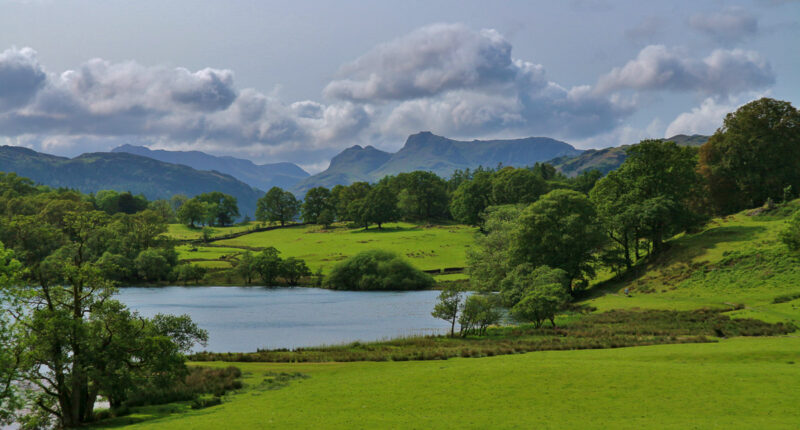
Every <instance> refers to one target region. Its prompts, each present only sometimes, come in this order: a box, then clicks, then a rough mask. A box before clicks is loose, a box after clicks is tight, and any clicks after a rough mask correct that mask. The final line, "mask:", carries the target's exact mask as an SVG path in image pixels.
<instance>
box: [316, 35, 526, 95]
mask: <svg viewBox="0 0 800 430" xmlns="http://www.w3.org/2000/svg"><path fill="white" fill-rule="evenodd" d="M515 72H516V69H515V68H514V66H513V63H512V59H511V44H509V43H508V41H506V40H505V39H504V38H503V37H502V36H501V35H500V34H499V33H497V32H496V31H494V30H483V31H480V32H476V31H473V30H470V29H469V28H467V27H466V26H464V25H461V24H435V25H431V26H428V27H423V28H420V29H418V30H415V31H413V32H411V33H410V34H408V35H406V36H404V37H401V38H398V39H395V40H393V41H391V42H389V43H385V44H382V45H379V46H377V47H376V48H374V49H373V50H371V51H370V52H368V53H367V54H365V55H363V56H361V57H359V58H358V59H356V60H355V61H353V62H352V63H350V64H347V65H345V66H344V67H343V68H342V70H341V72H340V76H341V79H338V80H334V81H332V82H331V83H329V84H328V85H327V86H326V87H325V90H324V94H325V96H326V97H330V98H335V99H345V100H353V101H387V100H409V99H414V98H419V97H426V96H433V95H436V94H440V93H442V92H445V91H448V90H454V89H460V88H464V87H469V88H475V87H483V86H487V85H492V84H495V83H505V82H507V81H509V80H511V79H513V78H514V74H515Z"/></svg>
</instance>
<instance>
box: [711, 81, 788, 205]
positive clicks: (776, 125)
mask: <svg viewBox="0 0 800 430" xmlns="http://www.w3.org/2000/svg"><path fill="white" fill-rule="evenodd" d="M798 166H800V111H798V110H797V109H795V108H794V107H793V106H792V105H791V103H789V102H785V101H779V100H774V99H771V98H766V97H764V98H761V99H759V100H756V101H753V102H750V103H748V104H746V105H744V106H742V107H740V108H739V109H737V110H736V112H733V113H729V114H728V115H727V116H726V117H725V121H724V123H723V125H722V127H720V128H719V129H718V130H717V131H716V133H714V135H713V136H711V138H710V139H709V140H708V142H706V143H705V144H704V145H703V146H702V147H701V148H700V163H699V171H700V173H701V174H702V175H703V176H704V177H705V178H706V180H707V184H708V189H709V195H710V198H711V202H712V203H713V205H714V209H715V211H716V212H717V213H720V214H730V213H734V212H737V211H740V210H742V209H746V208H752V207H756V206H761V205H762V204H764V202H766V200H767V199H768V198H771V199H773V200H774V201H778V200H780V199H781V198H782V197H783V189H784V188H785V187H786V186H789V185H790V186H792V187H793V188H794V189H800V188H798V187H800V168H798Z"/></svg>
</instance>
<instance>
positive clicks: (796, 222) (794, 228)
mask: <svg viewBox="0 0 800 430" xmlns="http://www.w3.org/2000/svg"><path fill="white" fill-rule="evenodd" d="M786 224H787V225H786V228H785V229H784V230H783V231H781V233H780V238H781V241H782V242H783V243H785V244H786V246H788V247H789V249H791V250H792V251H800V210H798V211H796V212H795V213H794V215H792V217H791V218H790V219H789V221H787V222H786Z"/></svg>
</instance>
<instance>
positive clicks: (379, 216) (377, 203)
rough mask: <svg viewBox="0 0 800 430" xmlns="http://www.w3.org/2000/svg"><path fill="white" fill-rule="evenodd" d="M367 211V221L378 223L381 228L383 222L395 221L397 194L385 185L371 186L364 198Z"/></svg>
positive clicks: (396, 215)
mask: <svg viewBox="0 0 800 430" xmlns="http://www.w3.org/2000/svg"><path fill="white" fill-rule="evenodd" d="M364 205H365V206H366V211H367V221H368V222H374V223H375V224H378V229H381V228H382V226H383V223H387V222H392V221H397V218H398V209H397V196H396V195H395V194H394V192H393V191H392V190H391V188H389V187H388V186H387V185H383V184H381V185H377V186H376V187H374V188H372V189H371V190H370V192H369V194H367V196H366V198H365V199H364Z"/></svg>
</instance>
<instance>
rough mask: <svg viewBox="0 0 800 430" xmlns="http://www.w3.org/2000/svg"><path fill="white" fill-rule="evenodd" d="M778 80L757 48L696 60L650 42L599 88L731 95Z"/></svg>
mask: <svg viewBox="0 0 800 430" xmlns="http://www.w3.org/2000/svg"><path fill="white" fill-rule="evenodd" d="M774 82H775V74H774V72H773V70H772V67H771V66H770V64H769V63H768V62H767V61H766V60H765V59H763V58H762V57H761V56H760V55H759V54H758V53H757V52H754V51H744V50H740V49H733V50H721V49H718V50H715V51H714V52H712V53H711V54H710V55H709V56H707V57H706V58H703V59H694V58H689V57H688V56H686V55H684V54H683V53H681V52H679V51H677V50H674V49H669V48H667V47H665V46H662V45H650V46H647V47H645V48H644V49H642V50H641V51H640V52H639V55H638V56H637V57H636V59H634V60H631V61H629V62H628V63H627V64H625V65H624V66H623V67H618V68H615V69H613V70H612V71H611V72H609V73H608V74H606V75H604V76H602V77H600V79H599V80H598V81H597V86H596V91H597V92H598V93H600V94H604V93H611V92H614V91H619V90H625V89H633V90H674V91H695V92H698V93H702V94H707V95H729V94H736V93H741V92H743V91H748V90H753V89H758V88H763V87H766V86H768V85H771V84H773V83H774Z"/></svg>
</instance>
